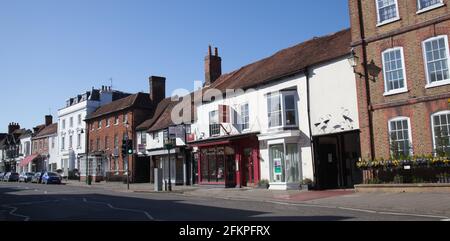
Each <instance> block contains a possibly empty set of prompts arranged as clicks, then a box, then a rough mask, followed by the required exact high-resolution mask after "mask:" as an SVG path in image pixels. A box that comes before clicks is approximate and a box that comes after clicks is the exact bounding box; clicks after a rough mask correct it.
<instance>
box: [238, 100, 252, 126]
mask: <svg viewBox="0 0 450 241" xmlns="http://www.w3.org/2000/svg"><path fill="white" fill-rule="evenodd" d="M244 106H247V117H248V123H245V119H244V116H243V115H242V113H243V112H242V108H243V107H244ZM240 112H241V113H240V114H241V122H242V123H241V125H242V127H243V126H244V125H245V124H248V128H245V129H244V128H242V131H248V130H250V105H249V103H248V102H245V103H243V104H242V105H241V108H240Z"/></svg>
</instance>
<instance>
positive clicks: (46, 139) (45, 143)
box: [30, 115, 58, 171]
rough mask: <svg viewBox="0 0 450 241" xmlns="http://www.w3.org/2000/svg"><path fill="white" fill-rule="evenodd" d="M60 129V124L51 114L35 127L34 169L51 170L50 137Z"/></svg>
mask: <svg viewBox="0 0 450 241" xmlns="http://www.w3.org/2000/svg"><path fill="white" fill-rule="evenodd" d="M57 131H58V124H57V123H53V117H52V116H51V115H46V116H45V123H44V124H43V125H40V126H37V127H35V128H34V136H33V137H32V138H31V142H32V143H31V155H32V156H33V157H34V158H33V159H32V160H30V161H32V163H33V168H32V170H33V171H46V170H49V168H48V165H49V154H50V151H49V150H50V138H51V137H53V136H55V135H56V134H57Z"/></svg>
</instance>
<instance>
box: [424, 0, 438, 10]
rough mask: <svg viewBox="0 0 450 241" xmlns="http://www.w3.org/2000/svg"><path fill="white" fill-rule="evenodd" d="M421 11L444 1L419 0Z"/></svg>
mask: <svg viewBox="0 0 450 241" xmlns="http://www.w3.org/2000/svg"><path fill="white" fill-rule="evenodd" d="M419 3H420V6H419V9H424V8H428V7H431V6H433V5H437V4H440V3H442V0H419Z"/></svg>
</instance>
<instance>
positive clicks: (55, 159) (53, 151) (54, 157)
mask: <svg viewBox="0 0 450 241" xmlns="http://www.w3.org/2000/svg"><path fill="white" fill-rule="evenodd" d="M52 138H54V141H55V145H54V146H52ZM58 147H59V145H58V135H57V133H55V135H53V136H50V137H49V138H48V151H49V154H50V159H49V164H54V163H56V164H57V169H58V163H60V159H61V158H60V156H59V150H58V149H59V148H58ZM53 171H55V170H53Z"/></svg>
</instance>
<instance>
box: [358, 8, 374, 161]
mask: <svg viewBox="0 0 450 241" xmlns="http://www.w3.org/2000/svg"><path fill="white" fill-rule="evenodd" d="M357 3H358V18H359V32H360V38H361V46H362V54H363V56H362V57H363V67H364V84H365V88H366V101H367V111H368V122H369V135H370V138H369V141H370V158H371V159H372V160H373V159H374V158H375V145H374V140H373V138H374V136H373V117H372V110H371V109H372V104H371V98H370V83H369V71H368V69H367V62H368V61H367V49H366V46H367V43H366V35H365V30H364V17H363V10H362V3H361V0H357Z"/></svg>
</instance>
